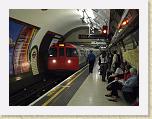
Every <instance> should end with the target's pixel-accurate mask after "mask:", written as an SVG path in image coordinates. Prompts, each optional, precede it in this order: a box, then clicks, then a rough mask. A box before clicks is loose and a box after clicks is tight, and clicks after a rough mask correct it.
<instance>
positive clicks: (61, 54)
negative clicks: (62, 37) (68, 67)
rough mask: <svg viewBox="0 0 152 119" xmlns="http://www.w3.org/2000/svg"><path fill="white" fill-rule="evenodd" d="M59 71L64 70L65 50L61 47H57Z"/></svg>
mask: <svg viewBox="0 0 152 119" xmlns="http://www.w3.org/2000/svg"><path fill="white" fill-rule="evenodd" d="M58 51H59V54H58V55H59V57H58V58H59V60H58V61H59V65H58V66H59V69H64V68H65V48H64V47H63V46H59V49H58Z"/></svg>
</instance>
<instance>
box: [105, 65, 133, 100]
mask: <svg viewBox="0 0 152 119" xmlns="http://www.w3.org/2000/svg"><path fill="white" fill-rule="evenodd" d="M129 68H130V65H126V66H125V73H124V78H123V79H121V80H120V78H119V77H117V76H116V77H115V80H114V81H113V82H111V83H110V84H109V85H110V89H108V88H107V90H109V91H111V92H110V93H109V94H107V95H105V96H107V97H113V99H109V101H117V98H118V97H119V96H118V90H121V88H122V87H123V84H124V82H125V81H127V79H129V78H130V77H131V74H130V71H129ZM107 87H108V86H107Z"/></svg>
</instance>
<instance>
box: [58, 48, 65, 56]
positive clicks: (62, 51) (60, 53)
mask: <svg viewBox="0 0 152 119" xmlns="http://www.w3.org/2000/svg"><path fill="white" fill-rule="evenodd" d="M59 56H64V48H59Z"/></svg>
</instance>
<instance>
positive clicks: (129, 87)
mask: <svg viewBox="0 0 152 119" xmlns="http://www.w3.org/2000/svg"><path fill="white" fill-rule="evenodd" d="M130 74H131V77H130V78H129V79H128V80H127V81H125V83H124V86H123V87H122V92H123V95H124V98H125V99H126V101H128V102H129V103H132V102H133V101H134V100H135V98H136V95H135V94H134V89H135V88H136V87H138V86H139V84H138V76H137V70H136V69H135V68H131V69H130Z"/></svg>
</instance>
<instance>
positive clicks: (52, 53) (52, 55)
mask: <svg viewBox="0 0 152 119" xmlns="http://www.w3.org/2000/svg"><path fill="white" fill-rule="evenodd" d="M49 56H51V57H56V56H57V49H56V48H50V49H49Z"/></svg>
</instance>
